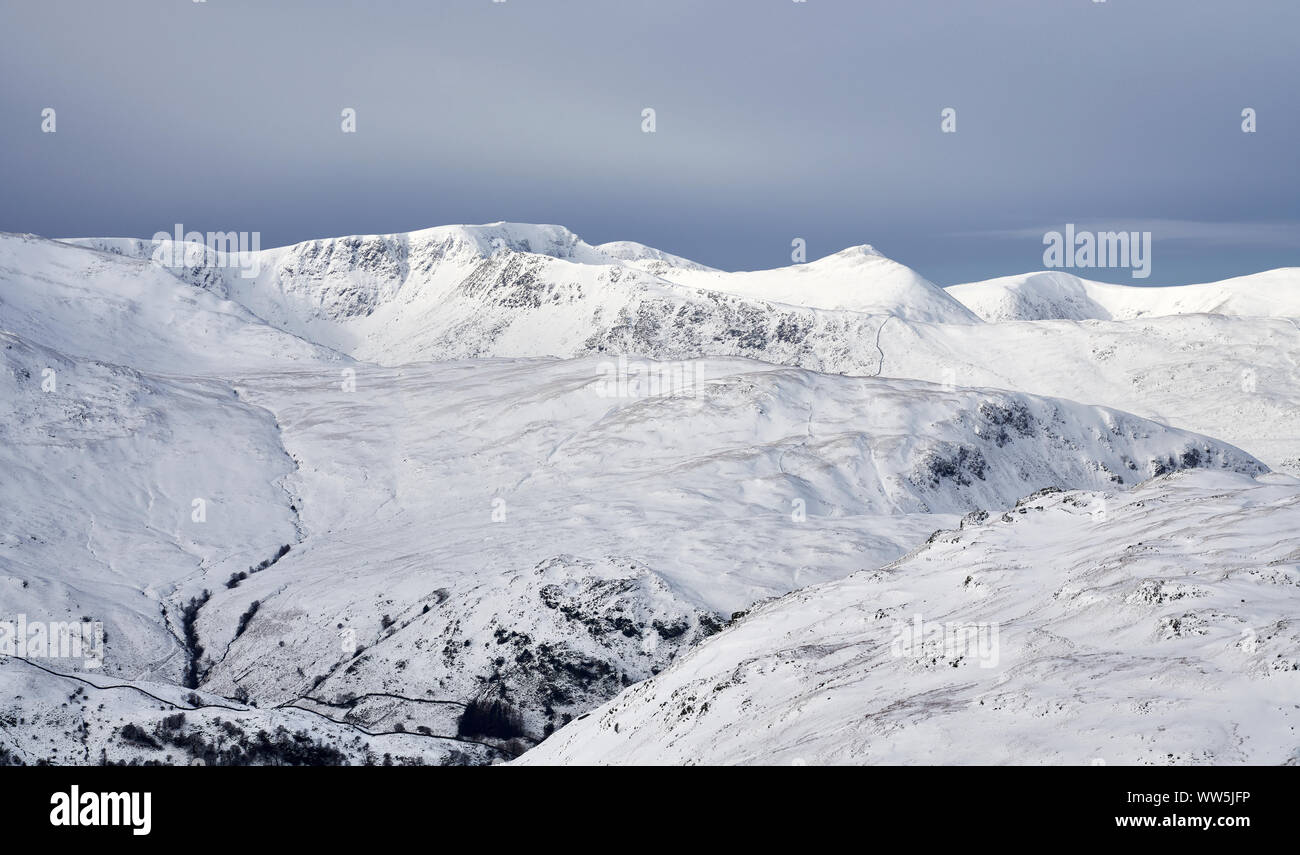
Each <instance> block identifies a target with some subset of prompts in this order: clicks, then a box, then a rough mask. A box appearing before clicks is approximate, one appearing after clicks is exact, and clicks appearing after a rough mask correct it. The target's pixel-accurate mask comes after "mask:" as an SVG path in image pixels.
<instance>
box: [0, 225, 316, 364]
mask: <svg viewBox="0 0 1300 855" xmlns="http://www.w3.org/2000/svg"><path fill="white" fill-rule="evenodd" d="M0 330H5V331H7V332H11V333H14V334H17V335H21V336H23V337H24V338H26V339H28V340H29V341H32V342H36V343H39V344H43V345H46V346H48V347H52V348H54V349H55V350H58V351H59V352H61V353H63V354H66V355H68V356H86V357H90V358H93V359H98V360H102V361H105V362H114V363H118V364H121V365H129V366H132V367H134V368H142V369H147V370H155V371H161V372H167V373H193V374H220V373H224V372H232V371H239V370H241V369H243V368H248V367H252V366H256V365H265V364H268V363H276V364H282V363H290V364H291V363H294V362H299V361H312V362H316V361H319V360H322V359H326V360H328V359H338V358H339V357H338V355H337V354H332V353H330V352H329V351H327V350H325V349H323V348H321V347H318V346H316V345H313V344H310V343H308V342H305V341H303V340H302V339H300V338H297V337H296V336H293V335H288V334H285V333H284V332H282V331H281V330H279V329H276V328H275V327H272V326H269V325H268V324H266V323H264V322H263V321H261V320H260V319H259V318H257V317H256V316H254V315H253V314H252V313H251V312H249V310H248V309H246V308H245V307H244V306H242V305H239V304H238V303H233V302H230V301H229V300H225V299H222V298H221V296H220V295H217V294H212V293H208V292H206V291H204V290H201V289H198V288H194V287H190V286H188V285H186V284H184V283H183V282H179V281H177V279H176V277H174V276H172V275H170V274H169V273H168V272H167V271H166V270H165V269H163V268H161V267H160V266H158V265H156V264H153V263H152V262H149V261H140V260H136V259H133V258H130V257H122V256H120V255H118V254H114V253H109V252H98V251H93V250H89V249H82V248H79V247H74V246H71V245H68V244H66V243H62V242H58V241H51V240H45V239H44V238H38V237H34V236H31V235H10V234H0Z"/></svg>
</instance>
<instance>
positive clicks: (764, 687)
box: [519, 472, 1300, 765]
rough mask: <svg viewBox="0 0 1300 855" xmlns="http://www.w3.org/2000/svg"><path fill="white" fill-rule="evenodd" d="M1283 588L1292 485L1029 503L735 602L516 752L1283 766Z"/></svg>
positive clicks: (1287, 715) (1287, 696)
mask: <svg viewBox="0 0 1300 855" xmlns="http://www.w3.org/2000/svg"><path fill="white" fill-rule="evenodd" d="M1298 589H1300V482H1297V481H1296V480H1295V479H1292V478H1289V477H1285V476H1266V477H1265V478H1263V479H1260V480H1259V481H1255V480H1252V479H1250V478H1248V477H1245V476H1241V475H1237V474H1232V473H1222V472H1184V473H1179V474H1177V475H1172V476H1166V477H1164V478H1160V479H1157V480H1155V481H1152V482H1149V483H1147V484H1145V485H1143V486H1142V487H1140V488H1139V489H1137V490H1135V491H1134V492H1132V493H1131V494H1127V495H1125V494H1118V495H1117V494H1113V493H1095V492H1064V493H1054V494H1050V495H1044V496H1038V497H1032V498H1030V499H1029V500H1028V501H1026V502H1024V503H1023V504H1022V505H1020V507H1018V508H1017V509H1016V510H1015V511H1014V512H1012V513H1008V514H998V513H993V514H990V515H988V516H986V517H985V516H983V515H979V516H975V517H971V518H968V519H967V520H965V521H964V522H963V525H962V527H961V528H960V529H958V530H954V531H949V532H945V533H943V534H941V535H939V536H937V537H935V538H933V539H932V540H931V541H930V542H929V543H927V544H926V545H924V546H922V547H921V548H919V549H917V550H915V551H914V552H913V553H911V554H910V555H908V556H907V557H906V558H904V559H903V560H901V561H898V562H896V563H894V564H891V565H888V566H886V567H882V568H881V569H879V570H873V571H869V572H863V573H859V574H856V575H854V576H852V577H850V578H848V579H844V580H842V581H838V582H831V583H828V584H825V585H819V586H816V587H813V588H808V589H805V590H803V591H800V592H797V593H794V594H791V595H789V596H787V597H785V598H783V599H781V600H778V601H776V602H774V603H770V604H768V605H766V606H763V607H761V608H759V609H756V610H755V611H754V612H753V613H752V614H750V615H749V616H748V617H746V618H745V619H743V620H741V621H740V622H738V623H736V624H735V625H733V626H731V627H730V628H728V629H727V630H725V631H724V632H723V633H721V634H720V635H718V636H716V637H715V638H713V639H710V640H709V641H707V642H705V643H704V644H703V645H701V646H700V647H698V648H696V649H695V650H694V651H692V652H691V653H690V654H688V655H687V656H685V657H683V658H682V659H681V660H680V661H678V662H677V663H676V664H675V665H673V666H672V667H671V668H669V669H668V670H667V671H665V672H664V673H662V674H660V675H658V676H656V677H655V678H653V679H651V680H649V681H647V682H645V683H641V684H639V685H637V686H635V687H632V688H631V689H629V690H628V691H626V692H624V693H623V694H621V695H620V696H619V697H618V698H616V699H615V700H613V701H611V702H610V703H608V704H606V705H605V706H603V707H601V708H600V709H598V710H596V711H595V712H593V713H591V714H590V715H589V716H586V717H585V718H583V719H581V720H579V721H576V722H574V723H573V724H571V725H570V726H569V727H567V728H565V729H563V730H561V731H560V732H559V733H558V734H557V735H556V736H554V737H552V738H551V739H550V740H548V741H547V742H545V743H543V744H542V745H541V746H540V747H539V748H537V749H536V750H535V751H533V752H531V753H529V754H527V755H525V756H524V758H523V759H522V760H521V761H519V762H522V763H776V764H820V763H853V764H862V763H868V764H871V763H938V764H954V763H994V764H1002V763H1032V764H1038V763H1052V764H1081V765H1087V764H1090V763H1094V762H1101V763H1105V764H1109V765H1121V764H1142V765H1150V764H1159V765H1174V764H1203V763H1215V764H1224V763H1264V764H1278V763H1291V764H1294V763H1296V762H1300V754H1298V753H1297V748H1296V742H1295V728H1296V726H1297V724H1300V705H1297V701H1298V700H1300V628H1298V627H1297V626H1296V622H1295V614H1296V612H1295V604H1296V602H1297V597H1300V592H1298ZM918 620H919V621H920V631H919V632H918V631H916V630H915V629H914V627H916V626H917V623H916V622H917V621H918ZM994 625H996V626H997V634H996V636H994V634H993V630H992V627H993V626H994ZM945 628H946V629H945ZM945 633H946V634H945Z"/></svg>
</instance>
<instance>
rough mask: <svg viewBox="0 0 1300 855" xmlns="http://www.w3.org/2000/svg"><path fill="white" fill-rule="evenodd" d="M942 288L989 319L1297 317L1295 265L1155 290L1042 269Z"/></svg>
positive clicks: (1299, 290) (1299, 296) (1299, 284)
mask: <svg viewBox="0 0 1300 855" xmlns="http://www.w3.org/2000/svg"><path fill="white" fill-rule="evenodd" d="M947 291H948V293H949V294H950V295H952V296H953V297H955V298H956V299H957V300H959V301H961V303H962V304H964V305H965V306H966V307H968V308H969V309H970V310H971V311H973V312H974V313H975V314H977V315H979V316H980V317H981V318H983V319H984V320H986V321H992V322H997V321H1042V320H1073V321H1081V320H1101V321H1109V320H1131V319H1133V318H1148V317H1157V316H1163V315H1190V314H1217V315H1234V316H1243V317H1275V318H1295V317H1300V267H1286V268H1280V269H1278V270H1267V271H1264V272H1263V273H1254V274H1251V275H1249V276H1238V277H1236V278H1233V279H1225V280H1223V281H1222V282H1207V283H1205V284H1201V285H1179V286H1169V287H1160V288H1143V287H1137V286H1133V285H1112V284H1109V283H1106V282H1092V281H1089V280H1087V279H1081V278H1079V277H1078V276H1075V275H1074V274H1072V273H1065V272H1064V271H1044V272H1041V273H1025V274H1022V275H1019V276H1004V277H1001V278H998V279H989V280H986V281H983V282H971V283H968V284H965V285H952V286H949V287H948V288H947Z"/></svg>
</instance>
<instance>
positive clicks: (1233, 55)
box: [0, 0, 1300, 284]
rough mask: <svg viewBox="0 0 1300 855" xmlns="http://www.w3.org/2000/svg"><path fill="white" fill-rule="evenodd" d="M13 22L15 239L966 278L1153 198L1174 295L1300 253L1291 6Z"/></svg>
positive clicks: (11, 201)
mask: <svg viewBox="0 0 1300 855" xmlns="http://www.w3.org/2000/svg"><path fill="white" fill-rule="evenodd" d="M0 16H2V20H0V24H2V26H0V44H2V47H3V50H0V77H2V79H3V81H4V83H3V88H2V89H0V149H2V151H3V155H4V156H3V159H0V192H2V193H3V202H2V203H0V229H3V230H7V231H31V232H36V233H40V234H44V235H49V236H74V235H90V234H94V235H109V234H111V235H134V236H148V235H151V234H153V233H154V232H156V231H160V230H167V231H170V230H171V229H172V227H173V225H174V224H175V223H183V224H184V225H185V226H186V227H187V228H194V229H199V230H209V229H212V230H228V229H229V230H257V231H260V232H261V233H262V245H263V246H271V245H277V244H284V243H290V242H294V241H298V240H303V239H306V238H311V237H322V236H332V235H341V234H351V233H358V232H361V233H374V232H389V231H402V230H409V229H415V228H420V227H424V226H429V225H436V224H442V223H452V222H484V221H493V220H501V219H505V220H522V221H532V222H556V223H562V224H564V225H567V226H569V227H571V228H573V229H574V230H575V231H577V232H578V233H579V234H581V235H583V237H584V238H586V239H587V240H589V241H591V242H601V241H606V240H614V239H633V240H639V241H642V242H644V243H649V244H652V245H655V246H659V247H661V248H663V249H667V250H670V251H672V252H676V253H679V254H682V255H687V256H690V257H692V258H696V259H698V260H700V261H703V262H706V263H709V264H713V265H716V266H721V267H727V268H754V267H769V266H776V265H780V264H785V263H789V251H790V241H791V239H792V238H793V237H796V236H797V237H803V238H805V239H806V240H807V241H808V250H809V255H810V257H815V256H818V255H822V254H825V253H828V252H832V251H834V250H837V249H840V248H842V247H844V246H847V245H851V244H856V243H872V244H874V245H875V246H877V248H879V249H880V250H881V251H883V252H885V253H887V254H889V255H891V256H893V257H895V258H897V259H899V260H900V261H903V262H904V263H907V264H910V265H911V266H913V267H915V268H917V269H918V270H920V271H921V272H922V273H924V274H926V275H929V276H930V277H932V278H934V279H936V280H937V281H940V282H943V283H951V282H955V281H961V280H967V279H975V278H981V277H985V276H992V275H1000V274H1006V273H1012V272H1021V271H1024V270H1028V269H1033V268H1037V267H1039V266H1040V265H1041V260H1042V245H1041V241H1040V240H1039V239H1038V238H1037V237H1035V235H1034V230H1038V229H1048V228H1061V227H1062V226H1063V225H1064V224H1065V223H1068V222H1076V223H1085V222H1086V223H1093V224H1097V223H1100V224H1103V225H1104V224H1106V223H1110V222H1115V223H1117V224H1122V223H1129V222H1135V221H1142V222H1151V223H1156V224H1163V226H1164V227H1166V228H1167V229H1168V233H1167V236H1166V237H1167V239H1162V233H1161V225H1157V226H1156V227H1154V228H1153V229H1152V230H1153V240H1154V266H1153V275H1152V277H1151V279H1150V280H1149V282H1150V283H1153V284H1154V283H1168V282H1182V281H1201V280H1206V279H1213V278H1220V277H1223V276H1228V275H1233V274H1239V273H1246V272H1252V271H1254V270H1259V269H1264V268H1269V267H1276V266H1282V265H1294V264H1300V258H1298V255H1297V248H1296V245H1295V241H1294V240H1289V239H1288V237H1289V236H1288V229H1290V228H1291V227H1292V226H1294V225H1295V223H1296V221H1297V220H1300V203H1298V202H1297V200H1298V199H1300V167H1297V158H1296V151H1297V142H1298V141H1300V88H1298V87H1297V80H1300V52H1297V51H1296V49H1295V38H1296V34H1297V32H1300V4H1297V3H1295V2H1294V0H1237V2H1233V3H1223V2H1196V3H1189V2H1186V0H1143V2H1137V0H1108V2H1105V3H1094V2H1091V0H984V2H966V0H944V1H943V2H938V0H914V2H879V3H869V2H861V0H859V2H849V0H844V1H843V2H836V1H835V0H808V2H806V3H795V2H790V0H744V2H742V0H735V2H708V1H707V0H656V2H631V0H624V2H609V0H603V2H598V0H591V2H586V0H572V2H565V0H506V2H504V3H493V2H491V0H456V2H450V0H449V1H448V2H399V0H389V2H384V0H377V2H373V3H359V2H355V0H351V1H350V2H331V0H315V2H251V0H248V1H247V2H246V1H245V0H208V2H204V3H193V2H189V0H137V1H136V2H129V0H126V1H124V2H116V3H114V2H104V0H94V2H90V1H89V0H88V2H70V0H44V2H39V3H36V2H31V3H19V2H13V0H10V2H6V3H4V4H3V7H2V10H0ZM45 107H54V108H55V109H56V110H57V123H58V124H57V133H54V134H43V133H41V111H42V109H43V108H45ZM345 107H352V108H355V109H356V111H357V133H355V134H344V133H342V132H341V130H340V122H341V117H340V111H341V110H342V109H343V108H345ZM646 107H651V108H654V109H655V110H656V113H657V115H656V118H657V131H656V133H654V134H645V133H642V131H641V124H642V118H641V111H642V110H643V108H646ZM944 107H953V108H955V109H956V111H957V132H956V133H954V134H943V133H941V132H940V111H941V110H942V109H943V108H944ZM1246 107H1251V108H1254V109H1255V110H1256V111H1257V115H1258V132H1257V133H1254V134H1246V133H1243V132H1242V130H1241V122H1242V119H1241V111H1242V109H1243V108H1246ZM1180 224H1181V225H1180ZM1187 224H1192V225H1193V226H1195V224H1202V225H1204V224H1224V226H1225V227H1224V229H1223V230H1222V232H1221V233H1219V232H1215V233H1213V234H1212V235H1211V237H1212V238H1214V239H1204V240H1202V239H1194V238H1191V237H1189V236H1188V235H1189V234H1191V235H1198V234H1203V233H1204V232H1203V229H1202V230H1200V231H1198V228H1195V227H1189V226H1188V225H1187ZM1117 227H1118V226H1117ZM1040 234H1041V232H1040ZM1081 272H1083V273H1085V274H1086V275H1088V276H1089V277H1090V278H1100V279H1109V280H1111V281H1132V280H1131V279H1129V277H1128V275H1127V272H1125V271H1104V270H1096V271H1081ZM1108 274H1113V275H1108Z"/></svg>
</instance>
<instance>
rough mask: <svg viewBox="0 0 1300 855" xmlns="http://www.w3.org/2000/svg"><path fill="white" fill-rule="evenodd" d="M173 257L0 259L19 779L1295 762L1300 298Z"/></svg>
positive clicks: (364, 251) (436, 243) (845, 260)
mask: <svg viewBox="0 0 1300 855" xmlns="http://www.w3.org/2000/svg"><path fill="white" fill-rule="evenodd" d="M160 249H165V250H168V252H160ZM170 249H171V248H170V247H165V246H163V247H160V246H159V245H157V244H153V243H150V242H147V241H139V240H132V239H121V238H91V239H83V240H77V241H64V242H60V241H50V240H45V239H41V238H36V237H32V236H16V235H0V343H3V345H4V347H3V350H0V355H2V356H3V359H4V366H3V370H2V371H0V388H2V389H3V401H4V405H3V406H4V409H3V413H2V414H0V435H2V436H3V438H4V443H3V446H2V447H0V473H3V475H2V476H0V621H12V620H16V618H17V616H20V615H21V616H23V618H24V619H25V620H29V621H44V622H47V623H60V622H77V621H93V622H98V623H102V627H103V633H104V641H103V657H102V659H103V661H102V665H99V666H98V667H87V665H86V664H84V663H82V662H81V661H80V660H70V659H68V658H66V657H59V656H41V655H35V654H30V655H27V656H6V657H0V686H3V698H4V700H3V701H0V751H3V752H4V753H3V754H0V756H3V757H6V758H9V759H11V760H16V761H21V762H28V763H30V762H39V761H41V760H50V761H53V762H65V763H87V762H89V763H93V762H103V761H109V762H133V761H134V762H191V761H193V760H202V761H203V762H351V763H358V762H383V759H384V757H385V755H388V759H389V761H390V762H425V763H484V762H497V761H500V760H503V759H508V758H511V757H514V756H517V755H520V754H522V755H523V762H530V761H536V762H581V763H656V762H664V763H678V762H728V763H729V762H782V763H784V762H796V761H797V762H809V763H814V762H854V763H857V762H886V763H889V762H895V763H897V762H904V763H905V762H1055V763H1076V762H1083V763H1086V762H1089V761H1090V759H1091V758H1094V757H1098V756H1100V757H1104V758H1105V759H1106V762H1109V763H1153V762H1288V761H1294V759H1295V750H1296V749H1295V746H1296V744H1297V743H1296V738H1295V736H1294V731H1293V730H1291V729H1289V728H1291V727H1292V726H1293V725H1294V721H1293V717H1294V715H1295V714H1296V712H1295V711H1296V709H1297V704H1300V672H1298V671H1297V662H1300V647H1298V645H1297V636H1296V633H1295V632H1294V627H1292V626H1291V623H1292V621H1293V616H1294V615H1295V614H1296V613H1297V606H1300V585H1298V584H1297V573H1300V544H1297V543H1295V542H1294V540H1295V532H1296V530H1297V527H1296V525H1295V520H1293V519H1291V517H1290V516H1289V515H1290V514H1292V513H1293V511H1294V509H1295V507H1296V506H1297V505H1296V502H1297V500H1298V499H1300V481H1298V480H1297V479H1296V478H1295V477H1293V476H1294V475H1296V474H1300V376H1298V372H1297V366H1298V365H1300V363H1298V362H1297V360H1300V331H1298V330H1297V326H1296V318H1297V316H1300V297H1298V296H1297V295H1300V271H1297V270H1295V269H1289V270H1279V271H1271V272H1270V273H1268V274H1261V275H1260V276H1259V277H1254V278H1253V280H1252V281H1251V282H1249V283H1244V282H1240V281H1238V282H1237V283H1236V284H1234V285H1233V286H1232V288H1230V289H1227V290H1226V291H1224V292H1223V294H1225V295H1226V294H1228V293H1229V292H1230V297H1224V298H1223V299H1220V300H1218V301H1217V302H1216V301H1214V300H1213V299H1211V298H1210V297H1206V296H1204V295H1205V294H1206V293H1209V292H1204V291H1196V290H1194V291H1184V290H1181V289H1178V288H1169V289H1138V288H1132V287H1126V286H1103V287H1100V288H1098V287H1085V286H1096V283H1084V284H1078V283H1066V284H1064V285H1063V284H1062V282H1061V281H1060V280H1059V276H1060V275H1059V274H1051V275H1050V276H1051V277H1055V278H1051V279H1049V280H1047V284H1046V285H1044V284H1041V282H1042V280H1040V279H1036V278H1035V277H1033V276H1026V277H1015V278H1014V279H1016V280H1017V281H1015V282H1011V283H1007V282H1003V281H1001V280H997V281H994V282H992V283H976V284H974V285H963V286H954V287H953V288H950V289H943V288H939V287H938V286H936V285H934V284H932V283H930V282H928V281H926V280H925V279H924V278H923V277H921V276H919V274H916V273H915V272H913V271H911V270H909V269H908V268H906V267H904V266H903V265H901V264H898V263H897V262H894V261H892V260H890V259H887V258H885V257H884V256H882V255H880V254H879V253H877V252H876V251H875V250H873V249H871V248H870V247H866V246H863V247H853V248H850V249H848V250H845V251H843V252H840V253H836V254H834V255H832V256H829V257H827V258H825V259H821V260H818V261H813V262H810V263H808V264H804V265H797V266H795V267H792V268H785V269H779V270H773V271H760V272H754V273H725V272H722V271H717V270H712V269H710V268H707V267H705V266H703V265H699V264H696V263H694V262H691V261H689V260H687V259H682V258H679V257H677V256H673V255H671V254H668V253H664V252H660V251H658V250H654V249H651V248H649V247H644V246H642V245H640V244H635V243H631V242H618V243H615V244H601V245H594V246H593V245H589V244H586V243H585V242H583V241H582V240H581V239H580V238H578V237H577V236H576V235H574V234H573V233H572V232H569V231H568V230H566V229H563V228H561V227H558V226H533V225H526V224H505V223H498V224H491V225H486V226H446V227H439V228H434V229H427V230H424V231H421V232H414V233H410V234H406V235H387V236H368V237H347V238H338V239H333V240H323V241H312V242H309V243H306V244H299V245H296V246H292V247H285V248H278V249H269V250H264V251H260V252H259V253H258V254H257V259H256V261H257V264H256V268H257V270H258V273H257V275H256V276H250V277H247V278H245V277H243V276H241V275H240V272H241V271H240V270H239V269H238V268H232V267H221V266H217V265H215V264H214V262H215V261H216V260H217V259H216V258H215V257H214V255H213V254H212V253H211V252H209V251H205V250H203V249H202V248H199V247H191V248H188V249H187V250H186V252H187V256H186V257H187V261H188V263H186V264H166V265H164V264H162V263H159V262H158V261H156V260H154V259H155V257H161V256H164V255H167V256H169V255H170ZM1040 276H1049V274H1041V275H1040ZM1080 282H1082V280H1080ZM1188 287H1189V288H1193V289H1210V288H1212V286H1208V285H1202V286H1188ZM1107 289H1120V291H1116V292H1114V293H1111V292H1110V291H1108V290H1107ZM1103 291H1104V292H1105V293H1104V294H1103V293H1102V292H1103ZM1130 292H1133V293H1130ZM1137 292H1143V293H1137ZM1145 292H1152V293H1150V294H1148V293H1145ZM1155 292H1161V293H1158V294H1157V293H1155ZM1215 293H1217V292H1215ZM1044 491H1048V492H1044ZM1026 497H1033V498H1029V499H1027V498H1026ZM936 532H939V533H938V534H936ZM1193 605H1195V608H1192V606H1193ZM913 613H916V614H921V615H924V618H925V620H926V621H938V622H940V623H943V622H954V621H957V622H963V623H969V624H981V625H984V624H994V625H998V626H1000V627H1001V636H1000V638H1001V644H1000V651H999V657H998V658H999V663H998V665H997V666H996V667H991V668H981V667H980V666H979V665H978V664H972V663H970V662H968V661H962V662H957V663H953V662H950V661H947V660H945V659H944V657H943V656H942V655H940V656H939V657H937V658H935V657H926V656H918V657H898V656H893V655H892V654H891V648H892V646H894V641H895V640H896V636H897V633H898V629H897V626H899V625H903V624H905V623H906V621H908V620H911V618H912V615H913ZM1247 630H1249V631H1250V632H1251V633H1254V635H1253V636H1251V637H1252V638H1254V639H1256V640H1252V641H1251V643H1250V645H1249V646H1250V648H1251V649H1250V651H1249V652H1248V653H1247V652H1245V650H1244V649H1243V648H1242V647H1241V644H1240V643H1239V642H1240V640H1241V638H1245V637H1247V636H1245V635H1243V633H1244V632H1245V631H1247ZM0 631H2V630H0ZM47 652H48V651H47ZM949 659H951V657H949ZM940 666H942V667H940ZM950 666H951V667H950ZM55 672H57V673H55ZM110 686H111V687H115V688H107V687H110ZM122 686H126V687H125V688H122ZM1207 686H1210V687H1212V691H1210V690H1207V689H1206V687H1207ZM688 708H689V709H688ZM683 710H685V712H683ZM181 713H184V718H182V719H180V720H177V719H176V716H177V715H179V714H181ZM972 725H974V726H976V727H979V728H980V733H981V738H980V739H979V740H974V741H972V740H971V739H970V738H969V736H963V734H969V733H971V732H972V731H971V726H972ZM232 728H233V729H232ZM279 728H284V729H285V730H284V731H280V730H279ZM236 731H237V732H236ZM294 733H300V734H302V735H303V736H302V738H301V739H294V737H293V734H294ZM286 734H287V735H286ZM294 746H298V748H294ZM304 746H306V747H304ZM295 752H296V753H295Z"/></svg>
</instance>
